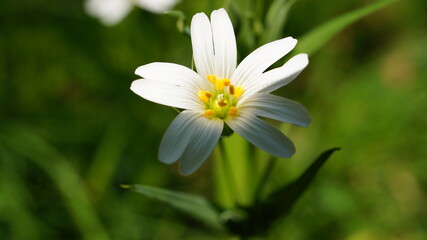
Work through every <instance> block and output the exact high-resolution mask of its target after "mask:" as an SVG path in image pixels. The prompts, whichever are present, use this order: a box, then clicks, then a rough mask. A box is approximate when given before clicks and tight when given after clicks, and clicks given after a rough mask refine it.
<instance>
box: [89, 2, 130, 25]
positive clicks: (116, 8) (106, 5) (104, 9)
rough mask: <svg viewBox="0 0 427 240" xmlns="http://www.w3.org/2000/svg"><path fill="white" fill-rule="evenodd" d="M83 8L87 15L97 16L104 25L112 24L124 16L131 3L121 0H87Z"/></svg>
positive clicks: (128, 10)
mask: <svg viewBox="0 0 427 240" xmlns="http://www.w3.org/2000/svg"><path fill="white" fill-rule="evenodd" d="M85 8H86V11H87V12H88V13H89V15H91V16H93V17H97V18H99V19H100V20H101V22H102V23H103V24H104V25H107V26H112V25H115V24H117V23H118V22H120V21H121V20H122V19H123V18H124V17H126V15H127V14H128V13H129V12H130V10H132V5H131V4H130V3H129V1H123V0H88V1H86V2H85Z"/></svg>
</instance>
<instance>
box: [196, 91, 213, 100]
mask: <svg viewBox="0 0 427 240" xmlns="http://www.w3.org/2000/svg"><path fill="white" fill-rule="evenodd" d="M198 96H199V98H200V99H201V100H202V101H203V102H204V103H207V102H209V98H211V97H212V93H210V92H208V91H199V94H198Z"/></svg>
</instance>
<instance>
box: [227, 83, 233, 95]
mask: <svg viewBox="0 0 427 240" xmlns="http://www.w3.org/2000/svg"><path fill="white" fill-rule="evenodd" d="M228 91H229V92H230V95H234V86H233V85H230V87H229V88H228Z"/></svg>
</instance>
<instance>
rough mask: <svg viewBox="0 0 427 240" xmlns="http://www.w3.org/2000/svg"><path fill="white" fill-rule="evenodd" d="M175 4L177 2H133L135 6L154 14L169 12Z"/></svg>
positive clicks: (158, 0)
mask: <svg viewBox="0 0 427 240" xmlns="http://www.w3.org/2000/svg"><path fill="white" fill-rule="evenodd" d="M177 2H178V1H177V0H135V4H136V5H137V6H139V7H140V8H143V9H146V10H148V11H150V12H154V13H162V12H164V11H167V10H170V9H171V8H172V7H173V6H174V5H175V4H176V3H177Z"/></svg>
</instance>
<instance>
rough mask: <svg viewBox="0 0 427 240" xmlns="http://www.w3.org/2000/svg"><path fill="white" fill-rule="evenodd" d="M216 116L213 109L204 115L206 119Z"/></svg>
mask: <svg viewBox="0 0 427 240" xmlns="http://www.w3.org/2000/svg"><path fill="white" fill-rule="evenodd" d="M214 115H215V111H214V110H212V109H207V110H206V111H205V112H204V113H203V116H204V117H213V116H214Z"/></svg>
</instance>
